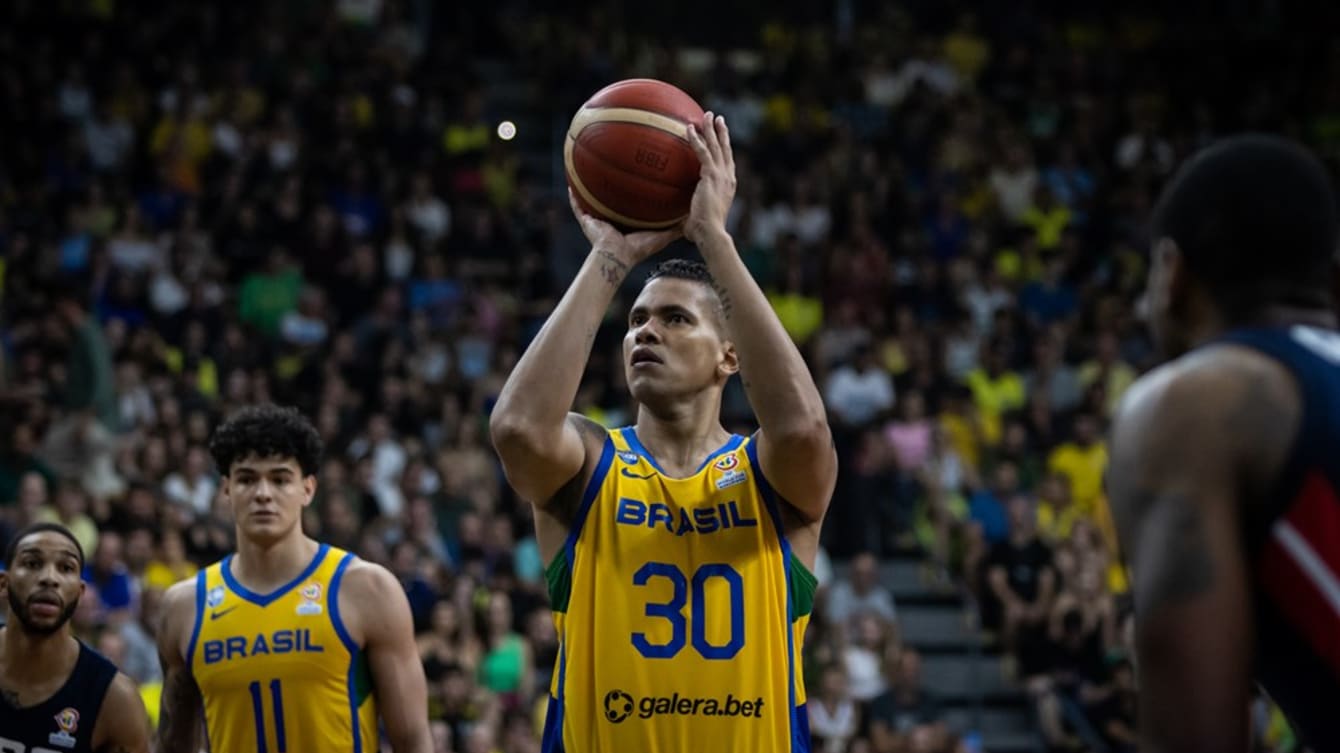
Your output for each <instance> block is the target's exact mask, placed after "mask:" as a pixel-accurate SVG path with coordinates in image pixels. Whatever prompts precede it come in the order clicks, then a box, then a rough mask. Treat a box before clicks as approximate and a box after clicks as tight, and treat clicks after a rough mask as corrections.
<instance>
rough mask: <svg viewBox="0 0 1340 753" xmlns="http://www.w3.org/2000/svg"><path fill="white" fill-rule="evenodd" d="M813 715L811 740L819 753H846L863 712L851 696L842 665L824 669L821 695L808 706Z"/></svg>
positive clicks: (820, 685) (820, 688)
mask: <svg viewBox="0 0 1340 753" xmlns="http://www.w3.org/2000/svg"><path fill="white" fill-rule="evenodd" d="M806 707H807V708H808V709H809V713H810V740H811V744H812V745H813V746H814V751H815V753H843V752H844V751H846V750H847V744H848V742H849V741H850V740H851V739H852V738H853V737H855V736H856V731H857V729H858V728H859V727H860V724H861V712H860V709H859V707H857V705H856V703H855V702H854V701H853V700H852V698H851V696H850V695H848V693H847V676H846V674H845V673H844V672H843V671H842V667H841V666H837V665H834V666H830V667H827V668H825V669H824V670H823V678H822V679H821V680H820V683H819V693H818V695H817V696H816V697H814V698H812V699H810V700H809V701H808V702H807V703H806Z"/></svg>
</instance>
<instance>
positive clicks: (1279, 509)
mask: <svg viewBox="0 0 1340 753" xmlns="http://www.w3.org/2000/svg"><path fill="white" fill-rule="evenodd" d="M1218 342H1226V343H1234V344H1237V345H1242V346H1246V347H1248V348H1252V349H1254V350H1257V351H1259V352H1261V353H1263V354H1265V355H1267V356H1269V357H1271V358H1274V359H1275V360H1277V361H1278V362H1279V363H1281V364H1283V365H1284V366H1285V367H1286V368H1287V369H1288V370H1289V372H1290V373H1291V374H1292V375H1293V377H1294V380H1295V381H1296V383H1297V386H1298V390H1299V396H1300V398H1301V404H1302V412H1301V414H1300V415H1301V417H1302V420H1301V424H1300V426H1299V428H1298V434H1297V436H1296V437H1295V438H1294V441H1293V446H1292V448H1291V449H1290V450H1289V454H1288V457H1287V459H1286V461H1285V464H1284V467H1283V468H1282V469H1281V471H1280V474H1279V477H1278V478H1277V479H1276V481H1275V484H1274V487H1273V491H1272V492H1271V493H1270V494H1269V496H1268V497H1267V498H1266V499H1263V500H1259V501H1258V502H1259V504H1252V505H1249V506H1248V509H1245V510H1243V514H1244V529H1245V530H1244V532H1243V534H1244V540H1245V541H1246V542H1247V546H1248V548H1249V554H1250V557H1251V567H1252V577H1253V579H1254V582H1253V584H1252V585H1253V596H1254V602H1255V607H1254V608H1255V610H1256V677H1257V679H1258V680H1259V681H1260V683H1261V686H1262V687H1263V688H1264V689H1265V690H1266V692H1267V693H1269V694H1270V696H1271V697H1272V698H1273V699H1274V700H1275V702H1276V703H1278V704H1279V706H1280V708H1282V709H1283V710H1284V712H1285V714H1286V715H1288V717H1289V718H1290V719H1291V720H1292V721H1293V723H1294V726H1295V727H1296V728H1297V730H1298V732H1299V733H1300V734H1301V736H1302V737H1303V738H1304V739H1305V740H1306V741H1307V742H1308V743H1309V744H1310V745H1311V747H1313V748H1314V749H1316V750H1319V751H1321V750H1327V751H1330V750H1336V751H1340V713H1337V709H1338V708H1340V706H1337V703H1340V332H1336V331H1333V330H1327V329H1320V328H1317V327H1306V326H1290V327H1276V328H1262V329H1246V330H1239V331H1235V332H1232V333H1230V334H1228V335H1227V336H1226V337H1223V338H1220V339H1219V340H1218Z"/></svg>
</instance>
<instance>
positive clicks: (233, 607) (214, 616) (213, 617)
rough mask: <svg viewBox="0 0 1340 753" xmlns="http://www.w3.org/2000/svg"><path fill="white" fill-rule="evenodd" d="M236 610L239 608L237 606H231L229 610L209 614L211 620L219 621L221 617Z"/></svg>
mask: <svg viewBox="0 0 1340 753" xmlns="http://www.w3.org/2000/svg"><path fill="white" fill-rule="evenodd" d="M234 609H237V606H236V605H234V606H231V607H228V608H227V609H220V610H219V611H217V612H210V613H209V618H210V619H211V620H217V619H219V618H220V617H222V616H224V615H225V614H228V613H229V612H231V611H233V610H234Z"/></svg>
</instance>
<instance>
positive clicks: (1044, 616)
mask: <svg viewBox="0 0 1340 753" xmlns="http://www.w3.org/2000/svg"><path fill="white" fill-rule="evenodd" d="M1008 512H1009V528H1010V531H1009V538H1007V539H1005V540H1004V541H1000V542H997V543H996V544H995V545H994V546H993V547H992V548H991V550H990V553H989V554H988V555H987V558H986V562H985V563H984V578H983V580H984V583H983V592H982V602H981V605H982V625H983V626H984V627H986V628H987V629H988V630H994V631H998V632H999V634H1000V639H1001V642H1002V643H1003V644H1004V645H1005V646H1006V647H1007V648H1008V649H1010V650H1011V651H1013V652H1017V656H1018V659H1019V665H1020V667H1019V669H1020V674H1021V675H1022V676H1024V677H1028V676H1031V675H1033V674H1035V673H1037V672H1039V671H1043V670H1045V668H1046V661H1047V656H1046V653H1047V648H1046V629H1047V625H1048V618H1049V617H1050V616H1051V609H1052V600H1053V599H1054V598H1055V595H1056V589H1057V583H1056V572H1055V570H1054V569H1053V568H1052V551H1051V549H1050V548H1049V547H1048V546H1047V545H1046V544H1044V543H1042V541H1041V540H1040V539H1039V538H1038V536H1037V524H1036V517H1037V512H1036V510H1035V509H1034V507H1033V503H1032V502H1031V501H1030V500H1029V499H1028V498H1027V497H1024V496H1021V495H1016V496H1013V497H1011V498H1010V500H1009V503H1008Z"/></svg>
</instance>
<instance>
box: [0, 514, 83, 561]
mask: <svg viewBox="0 0 1340 753" xmlns="http://www.w3.org/2000/svg"><path fill="white" fill-rule="evenodd" d="M46 531H52V532H55V533H59V534H60V535H62V536H64V537H65V538H67V539H69V540H70V543H72V544H74V550H75V551H76V552H79V568H80V569H81V570H82V569H83V568H84V547H82V546H80V545H79V539H76V538H75V537H74V534H73V533H71V532H70V529H68V528H66V527H65V526H63V525H61V524H60V523H47V522H43V523H33V524H32V525H29V526H27V527H25V528H23V529H22V530H20V531H19V532H18V533H15V534H14V538H12V539H10V540H9V546H7V547H5V569H6V570H13V569H14V558H15V557H17V556H18V555H19V542H20V541H23V540H24V539H26V538H28V537H29V536H32V535H33V534H35V533H44V532H46Z"/></svg>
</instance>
